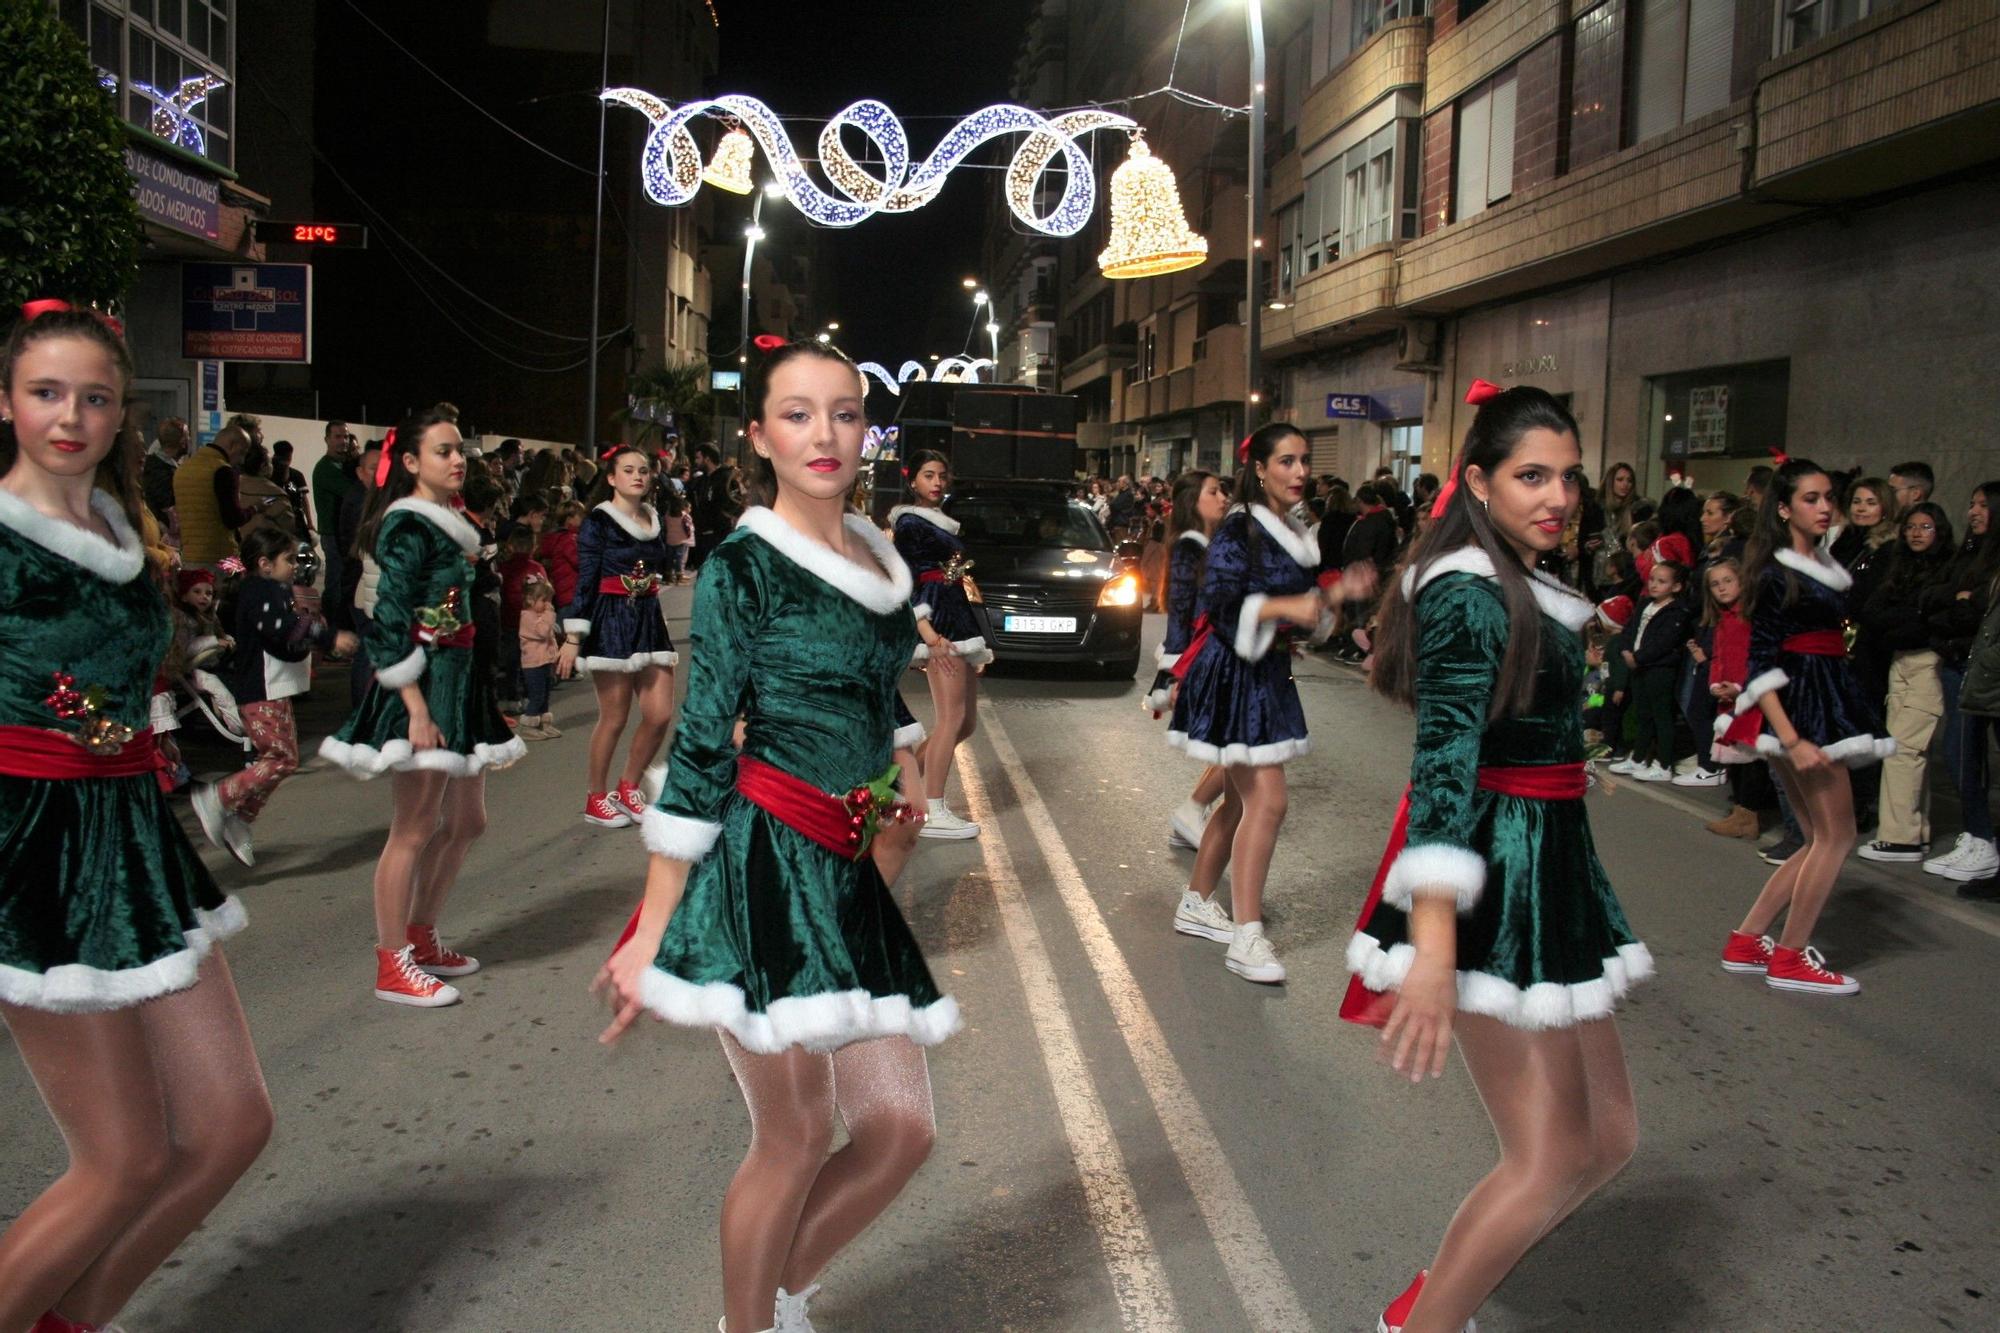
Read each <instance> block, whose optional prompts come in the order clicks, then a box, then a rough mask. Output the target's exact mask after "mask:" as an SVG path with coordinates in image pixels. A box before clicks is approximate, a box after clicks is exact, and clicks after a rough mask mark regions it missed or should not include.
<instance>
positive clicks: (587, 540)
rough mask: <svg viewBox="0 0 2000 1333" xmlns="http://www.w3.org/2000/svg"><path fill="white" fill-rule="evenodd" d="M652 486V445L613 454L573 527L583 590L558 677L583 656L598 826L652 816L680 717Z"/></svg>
mask: <svg viewBox="0 0 2000 1333" xmlns="http://www.w3.org/2000/svg"><path fill="white" fill-rule="evenodd" d="M652 488H653V460H652V458H651V457H650V456H649V455H648V454H647V453H646V452H645V450H643V449H640V448H637V447H636V446H633V445H629V444H621V445H618V446H616V447H615V448H613V449H612V450H610V452H609V453H608V454H606V456H605V459H604V464H603V466H602V467H601V468H600V469H599V470H598V473H597V483H596V485H595V487H594V488H593V489H592V491H591V496H590V499H591V502H592V504H593V505H594V508H592V509H591V511H590V512H589V513H587V514H585V515H584V516H583V526H582V527H580V528H578V529H577V531H576V596H575V598H573V599H572V600H571V602H570V604H569V605H568V606H567V607H565V608H564V609H563V624H562V627H563V633H564V634H565V635H567V636H568V638H569V641H568V642H567V643H565V644H564V645H563V648H562V652H561V654H560V655H559V656H558V657H557V659H556V674H557V675H558V676H560V677H562V678H563V679H565V680H567V679H568V678H569V677H570V675H571V674H572V673H573V672H575V670H576V665H577V663H578V662H579V661H581V662H582V663H583V666H584V669H585V670H587V671H589V672H590V679H591V684H592V686H593V687H594V688H595V689H596V691H597V726H596V728H595V729H594V730H593V731H592V732H591V733H590V788H589V790H588V792H586V793H585V795H584V803H583V818H584V822H585V823H587V824H595V825H597V826H598V827H599V828H625V827H627V826H629V825H633V824H637V823H638V822H639V821H640V820H641V819H643V818H644V817H645V814H646V798H645V797H644V796H643V795H642V794H641V793H640V789H639V788H640V782H641V780H642V779H643V778H644V777H645V774H646V767H647V765H649V764H651V763H652V762H653V759H654V758H655V756H657V755H658V754H659V753H660V746H661V744H662V743H663V742H664V741H665V740H666V738H667V724H668V723H670V722H672V721H673V717H674V667H675V666H676V665H678V664H679V662H680V660H681V659H680V654H679V653H677V652H675V651H674V640H673V636H672V635H671V634H669V633H668V632H667V620H666V611H665V608H664V607H663V606H662V605H661V603H660V589H661V588H663V587H665V586H666V579H667V571H668V561H669V559H670V557H669V555H668V552H667V543H666V539H665V537H663V536H662V535H661V532H660V516H659V513H658V512H657V511H656V510H655V509H654V508H653V506H652V505H650V504H648V503H646V496H647V495H648V494H650V493H651V491H652ZM635 700H636V701H637V702H638V705H639V727H638V730H637V731H636V732H635V733H634V734H633V736H632V748H631V750H630V751H629V752H628V753H627V754H626V756H625V768H624V771H623V772H622V773H621V774H620V776H619V779H618V785H617V787H616V788H613V789H607V788H606V785H605V784H606V783H607V782H608V781H609V779H610V776H611V756H612V755H613V754H615V753H617V750H618V741H619V738H620V737H622V736H623V735H624V734H625V723H626V722H627V720H629V719H630V717H631V715H632V704H633V702H634V701H635Z"/></svg>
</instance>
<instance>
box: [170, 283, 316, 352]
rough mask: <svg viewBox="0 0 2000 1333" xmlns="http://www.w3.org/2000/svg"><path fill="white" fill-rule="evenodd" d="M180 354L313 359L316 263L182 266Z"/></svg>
mask: <svg viewBox="0 0 2000 1333" xmlns="http://www.w3.org/2000/svg"><path fill="white" fill-rule="evenodd" d="M181 355H182V356H184V357H186V358H187V359H188V360H190V361H206V360H214V361H311V360H312V265H310V264H182V265H181Z"/></svg>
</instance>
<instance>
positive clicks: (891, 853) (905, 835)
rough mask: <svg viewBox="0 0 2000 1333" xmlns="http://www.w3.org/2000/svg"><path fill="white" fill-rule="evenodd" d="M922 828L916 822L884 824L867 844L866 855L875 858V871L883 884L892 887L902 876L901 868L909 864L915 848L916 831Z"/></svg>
mask: <svg viewBox="0 0 2000 1333" xmlns="http://www.w3.org/2000/svg"><path fill="white" fill-rule="evenodd" d="M922 827H923V825H922V824H921V823H919V822H918V821H916V820H911V821H910V822H909V823H907V824H884V825H883V826H882V829H881V831H880V832H878V833H877V834H876V835H875V841H873V842H871V843H869V844H868V854H869V855H870V856H872V857H874V858H875V869H876V870H878V871H880V872H881V874H882V882H883V883H884V884H890V885H893V884H894V883H895V882H896V880H897V879H898V878H899V877H900V876H901V875H902V873H903V867H904V866H906V865H908V864H909V863H910V853H911V852H913V851H915V850H916V848H917V830H919V829H921V828H922Z"/></svg>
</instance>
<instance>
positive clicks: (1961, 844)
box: [195, 802, 1972, 875]
mask: <svg viewBox="0 0 2000 1333" xmlns="http://www.w3.org/2000/svg"><path fill="white" fill-rule="evenodd" d="M195 813H196V814H200V813H201V805H200V803H199V802H197V803H196V805H195ZM1971 843H1972V835H1971V834H1970V833H1961V834H1959V835H1958V841H1957V842H1954V843H1953V844H1952V845H1951V850H1950V851H1948V852H1945V853H1944V854H1943V855H1941V856H1933V857H1932V858H1931V859H1930V860H1928V861H1926V862H1924V873H1925V874H1927V875H1942V874H1943V873H1944V872H1945V871H1946V869H1948V868H1949V867H1952V866H1955V865H1957V864H1958V862H1959V860H1960V859H1961V858H1963V857H1964V856H1965V853H1966V849H1967V848H1968V847H1969V846H1970V845H1971Z"/></svg>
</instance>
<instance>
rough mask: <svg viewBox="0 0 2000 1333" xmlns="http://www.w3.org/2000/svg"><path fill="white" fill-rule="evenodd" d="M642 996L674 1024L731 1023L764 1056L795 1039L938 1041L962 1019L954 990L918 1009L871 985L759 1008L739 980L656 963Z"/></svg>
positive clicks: (809, 1044) (811, 1045)
mask: <svg viewBox="0 0 2000 1333" xmlns="http://www.w3.org/2000/svg"><path fill="white" fill-rule="evenodd" d="M639 1002H640V1003H641V1004H643V1005H645V1006H646V1008H648V1009H650V1010H652V1011H653V1012H654V1013H655V1014H658V1015H659V1016H660V1017H661V1018H664V1019H666V1020H667V1021H668V1022H669V1023H678V1024H680V1025H681V1026H683V1027H716V1028H726V1029H727V1030H728V1031H729V1034H730V1035H731V1036H733V1037H735V1038H736V1040H738V1041H740V1042H742V1043H743V1046H744V1048H745V1049H746V1050H749V1051H752V1052H754V1053H755V1054H758V1055H776V1054H777V1053H778V1052H780V1051H783V1050H785V1049H786V1048H788V1047H792V1046H803V1047H805V1048H806V1049H807V1050H809V1051H834V1050H838V1049H840V1048H841V1047H842V1046H845V1045H847V1044H849V1043H850V1042H857V1041H869V1040H872V1039H873V1038H876V1037H908V1038H909V1039H910V1040H911V1041H913V1042H915V1043H916V1044H917V1045H919V1046H935V1045H937V1044H938V1043H939V1042H941V1041H943V1040H944V1039H945V1038H946V1037H949V1036H950V1035H951V1034H952V1033H954V1032H956V1031H958V1029H959V1024H960V1019H959V1014H958V1001H957V1000H955V999H953V998H952V997H951V996H949V995H946V996H943V997H941V998H940V999H938V1000H935V1001H933V1002H932V1003H930V1004H927V1005H925V1006H924V1007H923V1008H921V1009H919V1008H917V1007H916V1006H914V1005H912V1004H911V1003H910V1001H909V997H908V996H904V995H870V994H869V993H868V992H867V991H865V990H850V991H829V992H827V993H826V994H824V995H793V996H787V997H785V998H784V999H782V1000H773V1001H772V1002H771V1003H770V1006H769V1007H768V1008H766V1009H765V1010H764V1012H763V1013H761V1014H754V1013H751V1012H750V1009H749V1006H748V1005H747V1004H745V1003H744V999H743V991H742V989H741V988H740V987H736V986H732V985H730V984H728V983H727V982H722V981H712V982H710V983H709V984H707V985H706V986H697V985H695V984H694V983H693V982H691V981H683V980H681V979H680V978H679V977H677V976H673V975H671V974H669V973H667V972H663V971H661V970H660V969H659V968H657V967H649V968H647V969H646V974H645V976H644V977H643V978H642V979H641V980H640V982H639Z"/></svg>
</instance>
